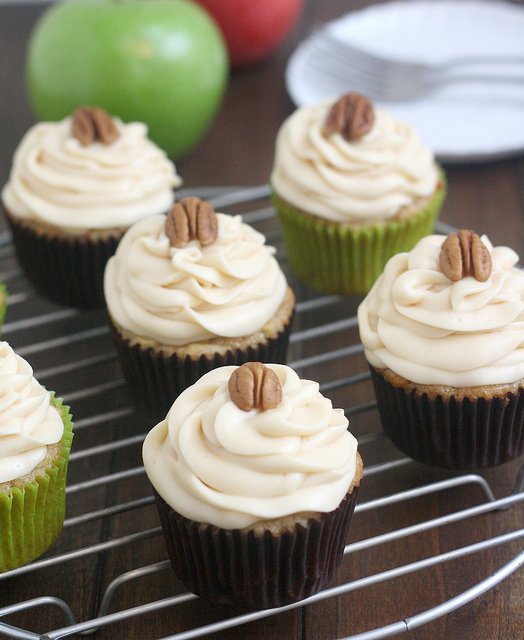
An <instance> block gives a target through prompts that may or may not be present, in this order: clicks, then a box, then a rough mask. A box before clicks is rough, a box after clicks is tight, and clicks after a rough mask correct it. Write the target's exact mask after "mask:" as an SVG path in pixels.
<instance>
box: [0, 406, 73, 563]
mask: <svg viewBox="0 0 524 640" xmlns="http://www.w3.org/2000/svg"><path fill="white" fill-rule="evenodd" d="M52 402H53V404H54V406H55V407H56V408H57V409H58V410H59V411H60V415H61V416H62V420H63V422H64V434H63V436H62V441H61V445H62V447H61V452H60V456H59V458H58V460H55V461H54V462H53V463H52V464H51V465H50V466H49V467H48V468H47V469H45V470H44V471H43V473H42V474H41V475H38V476H36V478H35V480H34V481H33V482H26V483H25V484H24V485H23V487H22V489H19V488H18V487H13V488H12V489H11V490H10V491H9V492H3V493H0V573H1V572H4V571H10V570H11V569H16V568H17V567H20V566H22V565H24V564H27V563H28V562H30V561H31V560H34V559H35V558H37V557H38V556H40V555H42V553H44V551H46V550H47V549H48V548H49V547H50V546H51V544H52V543H53V542H54V541H55V540H56V538H57V537H58V535H59V533H60V531H61V530H62V525H63V522H64V514H65V486H66V476H67V465H68V460H69V452H70V450H71V442H72V439H73V423H72V420H71V414H70V412H69V407H68V406H66V405H64V404H62V400H61V399H59V398H55V397H54V396H52Z"/></svg>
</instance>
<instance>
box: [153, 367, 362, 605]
mask: <svg viewBox="0 0 524 640" xmlns="http://www.w3.org/2000/svg"><path fill="white" fill-rule="evenodd" d="M143 458H144V464H145V469H146V472H147V475H148V477H149V479H150V481H151V483H152V485H153V488H154V493H155V497H156V502H157V507H158V512H159V515H160V520H161V523H162V528H163V532H164V536H165V540H166V546H167V550H168V553H169V556H170V559H171V562H172V566H173V568H174V571H175V573H176V574H177V575H178V577H179V578H180V580H181V581H182V582H183V583H184V584H185V585H186V587H187V588H189V589H190V590H191V591H192V592H194V593H196V594H198V595H200V596H201V597H203V598H205V599H208V600H210V601H213V602H219V603H224V604H231V605H235V606H240V607H244V608H247V609H263V608H272V607H278V606H283V605H286V604H289V603H292V602H297V601H299V600H302V599H304V598H307V597H309V596H311V595H313V594H314V593H317V592H318V591H320V590H321V589H322V588H323V587H325V586H326V585H327V584H328V583H329V582H330V581H331V580H332V579H333V578H334V577H335V574H336V572H337V569H338V567H339V565H340V562H341V560H342V557H343V553H344V547H345V544H346V538H347V533H348V528H349V525H350V521H351V517H352V514H353V510H354V507H355V503H356V501H357V497H358V492H359V488H360V482H361V479H362V474H363V466H362V460H361V458H360V455H359V453H358V452H357V442H356V440H355V438H354V437H353V436H352V435H351V434H350V432H349V431H348V421H347V419H346V417H345V416H344V412H343V411H342V410H341V409H334V408H333V406H332V404H331V401H330V400H329V399H328V398H325V397H323V396H322V395H321V394H320V392H319V386H318V384H317V383H315V382H312V381H310V380H301V379H300V378H299V377H298V375H297V374H296V373H295V372H294V371H293V370H292V369H291V368H289V367H287V366H285V365H275V364H268V365H267V366H266V365H263V364H261V363H259V362H256V363H246V364H244V365H242V366H240V367H221V368H219V369H215V370H214V371H211V372H209V373H207V374H206V375H205V376H203V377H202V378H201V379H200V380H199V381H198V382H197V383H195V385H193V386H192V387H190V388H188V389H187V390H186V391H184V392H183V393H182V394H181V395H180V396H179V397H178V398H177V400H176V401H175V403H174V404H173V406H172V408H171V409H170V411H169V413H168V414H167V417H166V418H165V419H164V420H162V421H161V422H160V423H159V424H158V425H157V426H156V427H154V428H153V429H152V430H151V431H150V433H149V434H148V435H147V437H146V439H145V441H144V446H143Z"/></svg>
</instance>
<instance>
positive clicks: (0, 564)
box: [0, 342, 73, 572]
mask: <svg viewBox="0 0 524 640" xmlns="http://www.w3.org/2000/svg"><path fill="white" fill-rule="evenodd" d="M0 382H1V385H0V386H1V389H2V391H1V395H2V402H1V409H0V572H4V571H9V570H11V569H15V568H16V567H19V566H21V565H24V564H27V563H28V562H30V561H31V560H34V559H35V558H37V557H38V556H40V555H41V554H42V553H44V551H46V549H47V548H48V547H49V546H50V545H51V544H52V543H53V542H54V541H55V540H56V538H57V537H58V534H59V533H60V531H61V529H62V524H63V521H64V512H65V484H66V473H67V462H68V458H69V450H70V448H71V440H72V438H73V433H72V428H73V425H72V423H71V415H70V413H69V407H66V406H64V405H63V404H62V401H61V400H59V399H58V398H55V397H54V394H52V393H50V392H49V391H46V389H45V388H44V387H42V386H41V385H40V384H39V383H38V382H37V380H35V378H34V377H33V371H32V369H31V367H30V366H29V364H28V363H27V362H26V361H25V360H24V359H23V358H21V357H20V356H18V355H17V354H15V353H14V351H13V350H12V348H11V347H10V346H9V345H8V343H7V342H0Z"/></svg>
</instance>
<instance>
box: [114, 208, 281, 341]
mask: <svg viewBox="0 0 524 640" xmlns="http://www.w3.org/2000/svg"><path fill="white" fill-rule="evenodd" d="M217 219H218V237H217V239H216V240H215V241H214V242H213V243H212V244H210V245H207V246H202V245H201V244H200V242H199V241H198V240H192V241H191V242H189V244H188V245H187V246H186V247H185V248H182V249H178V248H175V247H172V246H170V243H169V239H168V237H167V236H166V233H165V220H166V217H165V216H162V215H159V216H153V217H150V218H147V219H146V220H143V221H141V222H139V223H137V224H136V225H134V226H133V227H131V229H128V231H127V232H126V233H125V234H124V237H123V238H122V240H121V241H120V244H119V246H118V248H117V251H116V254H115V255H114V256H113V257H112V258H111V259H110V260H109V262H108V264H107V266H106V271H105V276H104V291H105V297H106V302H107V306H108V310H109V313H110V314H111V316H112V318H113V319H114V320H115V321H116V322H117V324H119V325H120V326H121V327H123V328H124V329H127V330H128V331H130V332H132V333H134V334H135V335H137V336H140V337H142V338H149V339H152V340H156V341H157V342H159V343H161V344H167V345H175V346H177V345H183V344H188V343H190V342H197V341H201V340H208V339H210V338H215V337H218V336H220V337H225V338H233V337H240V336H248V335H251V334H252V333H254V332H256V331H258V330H259V329H261V328H262V327H263V326H264V325H265V324H266V323H267V322H268V320H270V319H271V318H272V317H273V316H274V315H275V313H276V311H277V309H278V308H279V306H280V304H281V303H282V300H283V299H284V295H285V293H286V289H287V281H286V278H285V276H284V274H283V272H282V270H281V269H280V266H279V264H278V262H277V260H276V258H275V257H274V254H275V249H274V248H273V247H270V246H267V245H265V244H264V243H265V238H264V236H263V235H262V234H261V233H259V232H258V231H256V230H255V229H253V228H252V227H250V226H249V225H247V224H244V223H242V219H241V217H240V216H229V215H226V214H223V213H217Z"/></svg>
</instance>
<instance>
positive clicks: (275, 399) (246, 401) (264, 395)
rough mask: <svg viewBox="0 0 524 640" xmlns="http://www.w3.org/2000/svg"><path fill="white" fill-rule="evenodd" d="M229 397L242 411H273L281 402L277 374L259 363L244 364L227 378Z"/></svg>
mask: <svg viewBox="0 0 524 640" xmlns="http://www.w3.org/2000/svg"><path fill="white" fill-rule="evenodd" d="M228 389H229V395H230V396H231V400H232V401H233V402H234V403H235V404H236V406H237V407H238V408H239V409H241V410H242V411H251V409H260V410H261V411H266V410H267V409H274V408H275V407H277V406H278V405H279V404H280V402H281V401H282V386H281V384H280V380H279V379H278V376H277V374H276V373H275V372H274V371H273V370H271V369H269V368H268V367H266V366H265V365H263V364H262V363H261V362H246V363H245V364H243V365H242V366H241V367H238V368H237V369H235V371H233V373H232V375H231V377H230V378H229V384H228Z"/></svg>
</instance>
